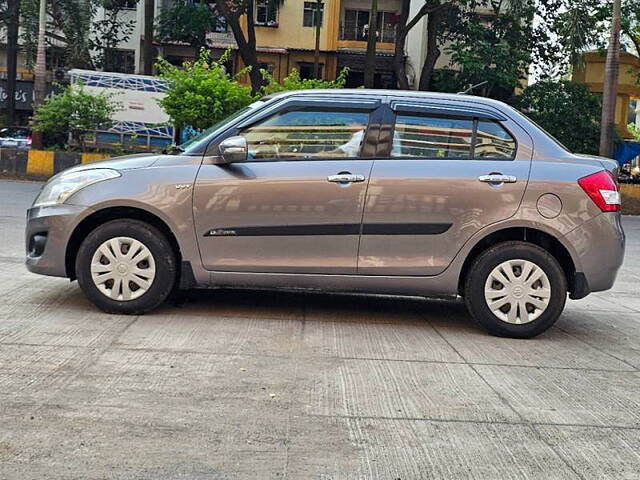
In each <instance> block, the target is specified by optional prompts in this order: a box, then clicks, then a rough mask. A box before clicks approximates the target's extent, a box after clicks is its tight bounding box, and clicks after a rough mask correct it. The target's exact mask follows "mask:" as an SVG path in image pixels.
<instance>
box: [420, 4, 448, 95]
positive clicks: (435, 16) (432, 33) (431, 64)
mask: <svg viewBox="0 0 640 480" xmlns="http://www.w3.org/2000/svg"><path fill="white" fill-rule="evenodd" d="M444 12H445V9H444V8H438V9H437V10H434V11H432V12H431V13H430V14H429V17H428V21H427V56H426V58H425V59H424V64H423V65H422V72H421V73H420V84H419V87H418V88H419V89H420V90H422V91H427V90H431V88H432V87H433V72H434V70H435V67H436V62H437V61H438V58H440V47H439V45H438V34H439V33H440V32H439V27H440V24H441V22H442V20H443V17H444Z"/></svg>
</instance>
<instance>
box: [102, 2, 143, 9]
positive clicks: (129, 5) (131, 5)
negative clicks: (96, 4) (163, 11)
mask: <svg viewBox="0 0 640 480" xmlns="http://www.w3.org/2000/svg"><path fill="white" fill-rule="evenodd" d="M137 5H138V0H110V1H106V2H104V8H105V9H107V10H135V9H136V7H137Z"/></svg>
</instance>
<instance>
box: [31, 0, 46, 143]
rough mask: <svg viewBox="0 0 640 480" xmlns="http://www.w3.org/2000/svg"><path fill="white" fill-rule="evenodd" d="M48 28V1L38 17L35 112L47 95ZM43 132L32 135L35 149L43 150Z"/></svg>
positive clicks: (42, 6) (34, 92)
mask: <svg viewBox="0 0 640 480" xmlns="http://www.w3.org/2000/svg"><path fill="white" fill-rule="evenodd" d="M46 28H47V1H46V0H40V11H39V17H38V49H37V54H36V65H35V68H34V76H35V79H34V82H33V97H34V98H33V110H34V111H35V110H36V109H37V107H39V106H40V105H42V104H43V102H44V99H45V97H46V95H47V56H46V47H45V33H46ZM42 145H43V142H42V132H41V131H39V130H34V132H33V135H32V146H33V148H36V149H38V148H42Z"/></svg>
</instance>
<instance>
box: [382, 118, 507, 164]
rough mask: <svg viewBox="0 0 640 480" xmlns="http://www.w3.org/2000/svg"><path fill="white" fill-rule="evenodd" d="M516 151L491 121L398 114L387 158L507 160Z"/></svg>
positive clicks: (500, 128)
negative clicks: (389, 154)
mask: <svg viewBox="0 0 640 480" xmlns="http://www.w3.org/2000/svg"><path fill="white" fill-rule="evenodd" d="M516 150H517V143H516V140H515V138H514V137H513V136H512V135H511V134H510V133H509V132H508V131H507V130H506V129H505V128H504V127H503V126H502V125H501V124H500V123H499V122H497V121H495V120H489V119H480V118H473V117H472V116H469V117H455V116H449V115H442V116H439V115H422V114H405V113H402V114H397V116H396V122H395V128H394V133H393V143H392V148H391V157H394V158H422V159H439V158H443V159H444V158H448V159H463V160H464V159H498V160H511V159H513V158H515V155H516Z"/></svg>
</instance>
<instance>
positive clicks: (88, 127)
mask: <svg viewBox="0 0 640 480" xmlns="http://www.w3.org/2000/svg"><path fill="white" fill-rule="evenodd" d="M117 109H118V105H117V104H116V103H115V102H114V101H113V100H112V99H111V98H110V97H108V96H106V95H93V94H90V93H87V92H86V91H85V90H84V88H83V86H82V85H69V86H67V87H66V88H65V89H64V90H63V91H62V92H61V93H58V94H55V95H52V96H50V97H48V98H47V99H46V100H45V101H44V103H43V104H42V105H40V106H39V107H37V108H36V111H35V115H34V120H35V127H36V128H37V129H38V130H40V131H41V132H44V133H45V134H48V135H51V136H61V135H66V134H67V133H69V134H70V135H71V139H72V142H73V143H74V144H75V145H77V146H78V147H79V148H80V149H81V150H84V148H85V135H86V134H87V133H89V132H92V131H95V130H104V129H107V128H109V127H110V126H111V125H112V124H113V121H112V120H111V117H112V116H113V114H114V113H115V112H116V111H117Z"/></svg>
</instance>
